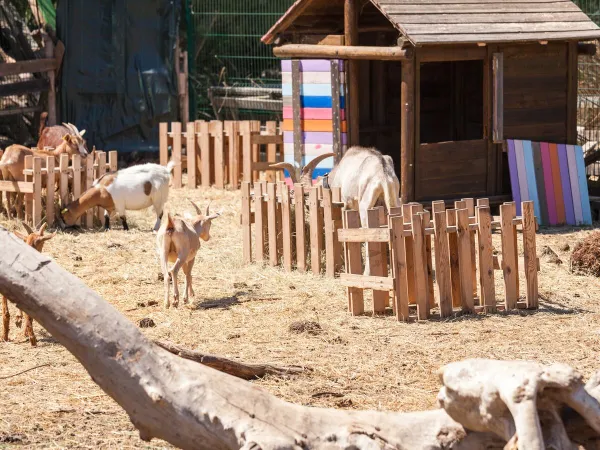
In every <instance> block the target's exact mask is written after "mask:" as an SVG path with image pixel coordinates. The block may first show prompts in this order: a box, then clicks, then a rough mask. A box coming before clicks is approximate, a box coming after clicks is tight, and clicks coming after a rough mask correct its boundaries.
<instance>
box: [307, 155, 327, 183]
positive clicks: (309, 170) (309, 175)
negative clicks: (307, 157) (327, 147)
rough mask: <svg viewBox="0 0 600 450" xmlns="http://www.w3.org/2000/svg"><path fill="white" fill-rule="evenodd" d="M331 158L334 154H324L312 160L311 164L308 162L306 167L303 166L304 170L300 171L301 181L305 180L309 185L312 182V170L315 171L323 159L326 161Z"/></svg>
mask: <svg viewBox="0 0 600 450" xmlns="http://www.w3.org/2000/svg"><path fill="white" fill-rule="evenodd" d="M332 156H335V153H325V154H323V155H319V156H317V157H316V158H315V159H313V160H312V161H311V162H309V163H308V164H307V165H305V166H304V169H302V179H303V180H305V179H306V180H307V181H308V183H309V184H310V182H311V180H312V173H313V170H315V168H316V167H317V165H318V164H319V163H320V162H321V161H323V160H324V159H327V158H331V157H332Z"/></svg>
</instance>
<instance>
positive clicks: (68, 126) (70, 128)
mask: <svg viewBox="0 0 600 450" xmlns="http://www.w3.org/2000/svg"><path fill="white" fill-rule="evenodd" d="M62 124H63V126H64V127H65V128H66V129H67V130H69V133H71V134H73V126H72V125H71V124H70V123H64V122H63V123H62Z"/></svg>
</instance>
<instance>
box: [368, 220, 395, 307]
mask: <svg viewBox="0 0 600 450" xmlns="http://www.w3.org/2000/svg"><path fill="white" fill-rule="evenodd" d="M379 225H380V223H379V209H369V210H368V211H367V227H369V228H379ZM384 245H385V244H382V243H380V242H367V258H368V260H369V268H370V273H369V274H368V275H370V276H377V277H384V276H386V275H387V273H386V272H387V270H385V271H384V265H383V261H384V252H383V246H384ZM386 266H387V264H386ZM389 299H390V293H389V291H377V290H373V314H383V313H385V308H386V306H387V305H388V304H389V302H390V300H389Z"/></svg>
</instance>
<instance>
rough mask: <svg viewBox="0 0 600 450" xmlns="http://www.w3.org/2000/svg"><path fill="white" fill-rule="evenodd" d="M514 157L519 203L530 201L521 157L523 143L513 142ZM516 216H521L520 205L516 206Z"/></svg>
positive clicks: (523, 161)
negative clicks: (519, 196)
mask: <svg viewBox="0 0 600 450" xmlns="http://www.w3.org/2000/svg"><path fill="white" fill-rule="evenodd" d="M515 156H516V158H517V174H518V176H519V191H520V193H521V201H522V202H525V201H528V200H531V198H530V197H529V188H528V186H527V172H526V169H525V156H524V155H523V141H515ZM516 206H517V215H519V216H520V215H521V204H520V203H518V204H517V205H516Z"/></svg>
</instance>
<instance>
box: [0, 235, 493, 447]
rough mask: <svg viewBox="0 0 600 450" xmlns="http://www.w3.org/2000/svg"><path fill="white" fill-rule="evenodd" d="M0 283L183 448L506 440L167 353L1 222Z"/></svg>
mask: <svg viewBox="0 0 600 450" xmlns="http://www.w3.org/2000/svg"><path fill="white" fill-rule="evenodd" d="M0 248H2V251H1V252H0V292H1V293H2V294H5V295H7V296H8V297H9V298H11V299H12V300H13V301H14V302H15V303H16V304H17V305H18V306H19V308H22V309H23V311H25V312H26V313H28V314H31V316H32V317H33V318H34V319H35V320H37V321H38V322H39V323H40V324H41V325H42V326H43V327H44V328H46V330H48V332H50V333H51V334H52V336H53V337H54V338H55V339H57V340H58V341H59V342H60V343H61V344H63V345H64V346H65V347H66V348H67V350H69V351H70V352H71V353H72V354H73V355H74V356H75V357H76V358H77V359H78V360H79V362H81V364H82V365H83V366H84V367H85V369H86V370H87V371H88V373H89V374H90V376H91V377H92V379H93V380H94V381H95V382H96V383H97V384H98V385H99V386H100V387H101V388H102V389H103V390H104V391H105V392H106V393H107V394H108V395H110V396H111V397H112V398H113V399H114V400H115V401H116V402H117V403H119V405H121V407H122V408H123V409H125V411H126V412H127V413H128V415H129V417H130V419H131V422H132V423H133V425H134V426H135V427H136V428H137V429H138V430H139V432H140V437H141V438H142V439H143V440H150V439H152V438H154V437H157V438H161V439H164V440H166V441H168V442H170V443H171V444H173V445H176V446H178V447H181V448H186V449H238V448H243V449H246V450H249V449H264V450H267V449H275V448H276V449H279V450H283V449H290V450H291V449H342V448H360V449H391V448H410V449H429V450H434V449H442V448H450V447H451V448H453V449H481V448H502V446H503V444H502V441H501V440H499V439H498V438H496V437H494V436H493V435H491V434H489V433H471V432H467V431H466V430H465V429H464V428H463V427H462V426H461V425H460V424H458V423H457V422H455V421H454V420H452V419H451V418H450V416H448V414H446V412H445V411H444V410H441V409H439V410H434V411H427V412H417V413H386V412H378V411H337V410H331V409H323V408H311V407H304V406H300V405H294V404H291V403H287V402H284V401H283V400H280V399H278V398H276V397H274V396H273V395H271V394H269V393H267V392H265V391H264V390H263V389H262V388H260V387H258V386H255V385H253V384H252V383H247V382H245V381H241V380H238V379H236V378H234V377H231V376H229V375H226V374H223V373H220V372H218V371H216V370H213V369H211V368H209V367H205V366H203V365H201V364H198V363H196V362H193V361H189V360H186V359H183V358H180V357H178V356H175V355H173V354H172V353H169V352H168V351H166V350H164V349H162V348H160V347H158V346H156V345H154V344H153V343H152V342H151V341H150V340H149V339H148V338H146V337H145V336H144V335H143V334H142V333H141V332H140V331H139V330H138V329H137V327H136V326H135V325H134V324H133V323H131V322H130V321H129V320H127V319H126V318H125V317H124V316H122V315H121V314H120V313H119V312H118V311H117V310H116V309H115V308H113V307H112V306H111V305H110V304H109V303H108V302H106V301H105V300H103V299H102V298H101V297H100V296H99V295H98V294H96V293H95V292H93V291H92V290H91V289H89V288H88V287H87V286H85V284H84V283H83V282H82V281H81V280H80V279H78V278H77V277H76V276H74V275H72V274H70V273H68V272H67V271H65V270H64V269H62V268H61V267H60V266H59V265H58V264H56V263H55V262H53V261H52V260H51V259H50V258H48V257H47V256H45V255H43V254H40V253H38V252H36V251H35V250H34V249H32V248H30V247H28V246H27V245H25V244H24V243H23V242H20V241H18V240H17V238H16V237H15V236H13V235H11V234H10V233H9V232H8V231H7V230H5V229H4V228H1V227H0Z"/></svg>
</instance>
